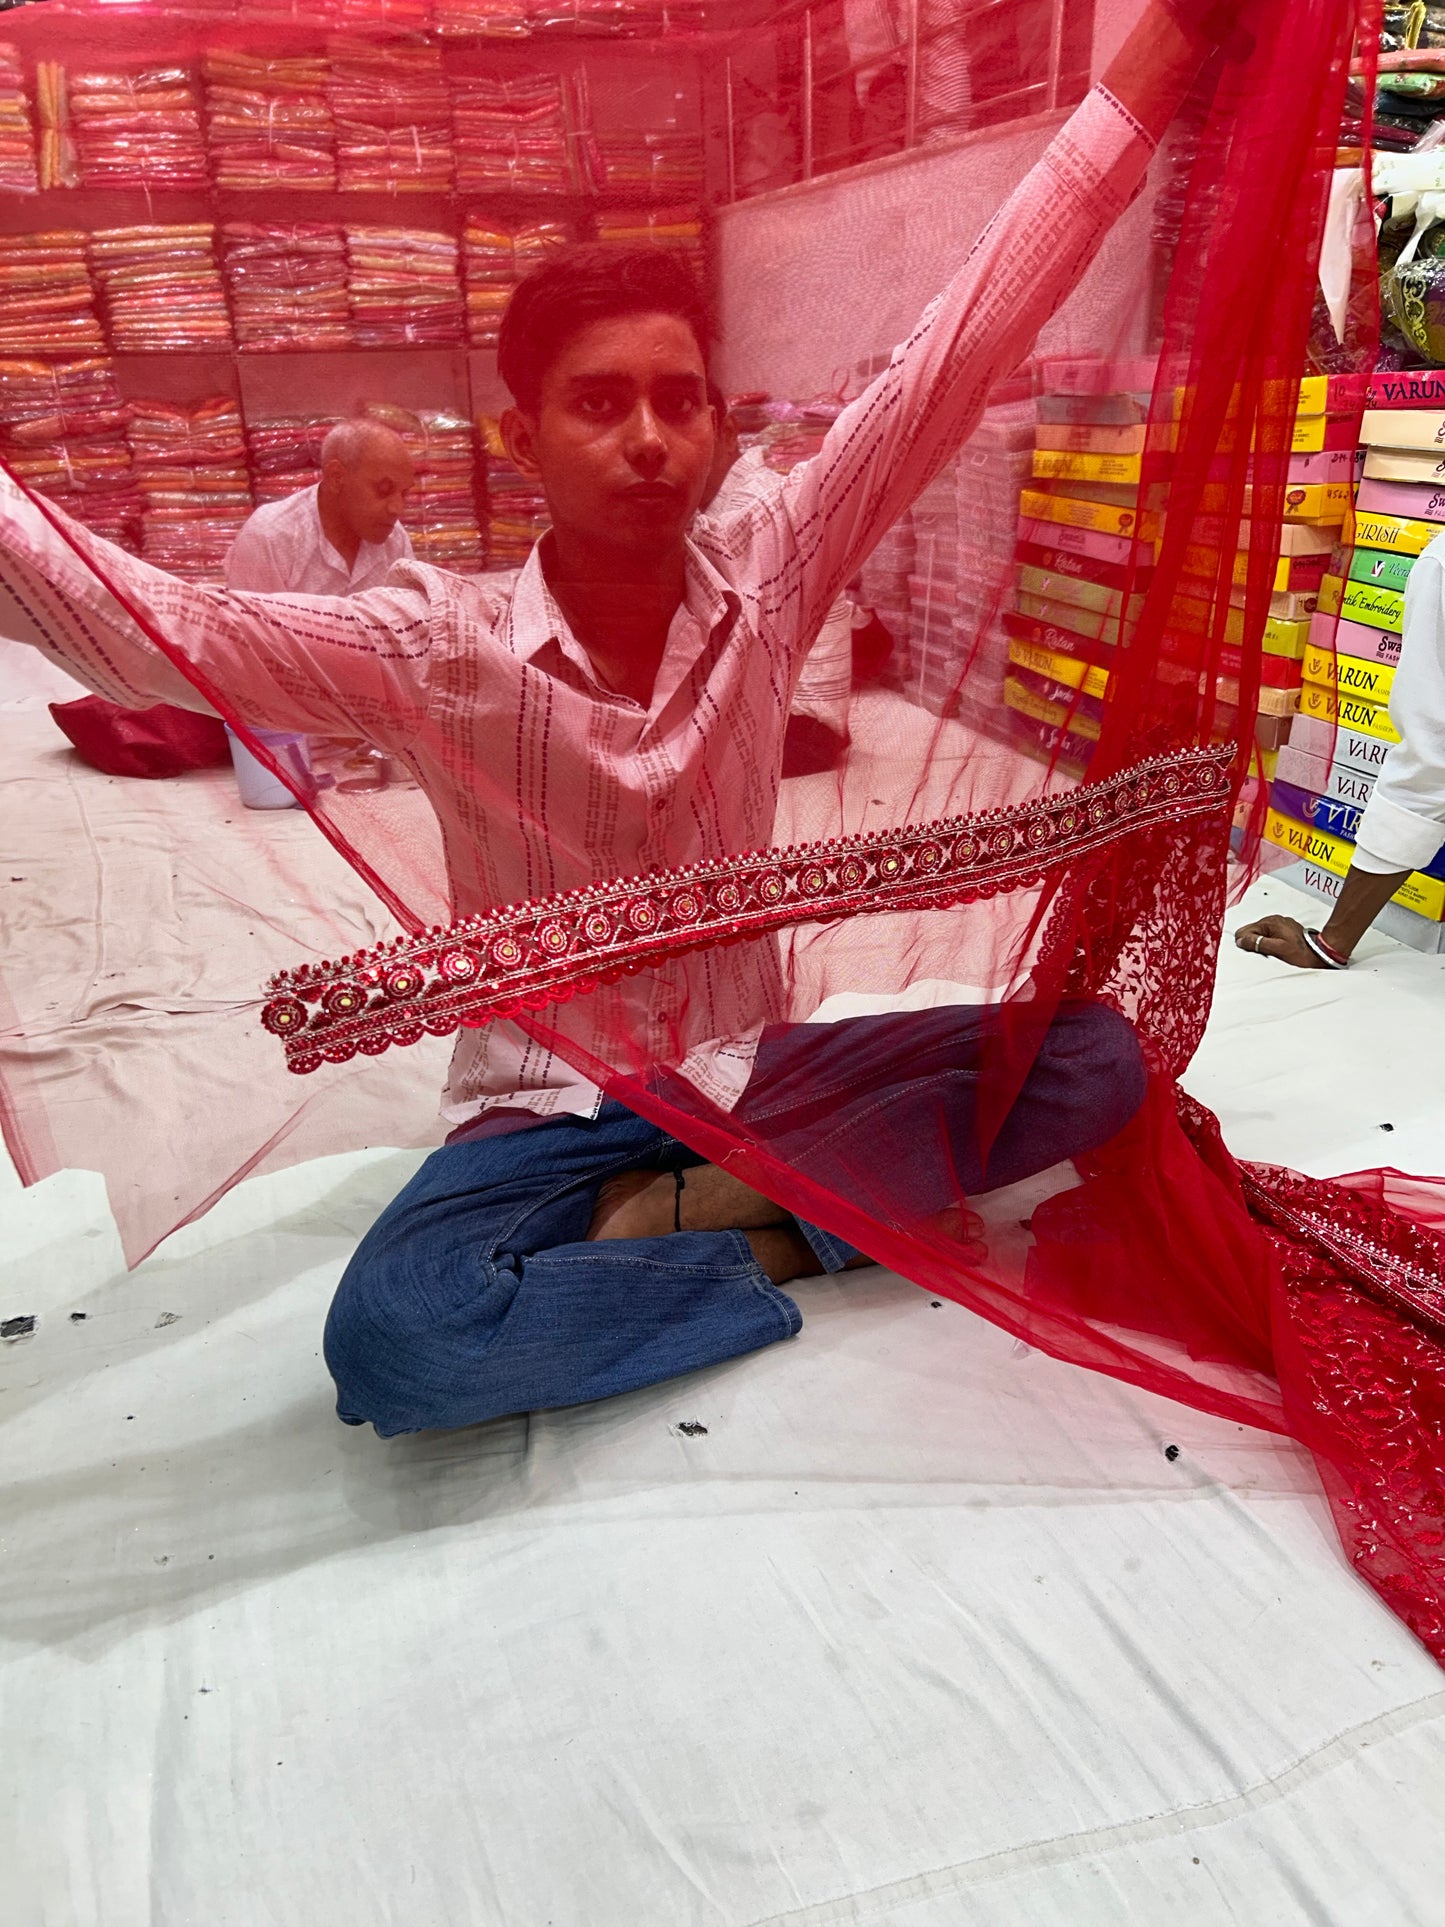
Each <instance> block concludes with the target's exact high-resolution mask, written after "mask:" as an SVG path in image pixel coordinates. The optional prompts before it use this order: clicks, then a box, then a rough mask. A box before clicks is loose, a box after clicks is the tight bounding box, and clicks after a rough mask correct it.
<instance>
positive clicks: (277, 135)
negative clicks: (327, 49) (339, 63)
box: [205, 47, 336, 190]
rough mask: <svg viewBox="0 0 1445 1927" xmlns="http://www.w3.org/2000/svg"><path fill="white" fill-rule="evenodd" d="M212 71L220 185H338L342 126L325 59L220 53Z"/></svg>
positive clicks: (210, 58)
mask: <svg viewBox="0 0 1445 1927" xmlns="http://www.w3.org/2000/svg"><path fill="white" fill-rule="evenodd" d="M205 74H206V111H207V122H206V132H207V138H208V140H209V142H210V147H211V161H212V164H213V166H214V168H215V174H216V186H217V187H223V188H232V189H236V190H244V189H254V188H268V187H294V188H303V189H309V190H324V189H329V188H334V187H335V186H336V123H335V121H334V120H333V118H332V114H331V103H330V101H329V100H328V99H327V94H326V86H327V65H326V62H325V60H324V59H323V58H322V57H321V56H320V55H319V54H304V55H300V56H296V57H293V58H287V59H275V60H271V59H267V58H266V56H265V55H263V54H249V53H243V52H241V51H240V49H239V48H233V47H227V48H219V49H215V48H213V49H212V50H211V51H210V52H209V53H208V54H207V55H206V65H205Z"/></svg>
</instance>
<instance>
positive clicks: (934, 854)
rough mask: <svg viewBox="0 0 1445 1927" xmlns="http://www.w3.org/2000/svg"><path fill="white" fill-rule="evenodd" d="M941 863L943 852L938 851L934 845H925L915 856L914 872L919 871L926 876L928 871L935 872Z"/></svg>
mask: <svg viewBox="0 0 1445 1927" xmlns="http://www.w3.org/2000/svg"><path fill="white" fill-rule="evenodd" d="M942 861H943V852H942V850H940V849H939V847H938V845H937V844H936V843H925V844H924V845H923V847H922V848H921V849H920V850H918V851H917V853H916V854H915V856H914V858H913V867H914V869H915V870H921V871H922V872H923V873H924V875H925V876H927V875H928V874H929V872H930V871H933V870H936V869H937V868H938V866H939V864H940V863H942Z"/></svg>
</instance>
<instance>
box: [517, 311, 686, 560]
mask: <svg viewBox="0 0 1445 1927" xmlns="http://www.w3.org/2000/svg"><path fill="white" fill-rule="evenodd" d="M503 428H504V432H505V434H506V436H507V441H508V448H509V451H510V453H511V456H512V459H513V461H514V462H515V463H516V464H517V466H518V468H520V469H521V470H522V472H523V474H525V475H528V476H530V477H532V478H534V479H537V480H540V482H541V484H542V487H543V490H544V491H545V493H546V496H547V505H548V508H549V509H550V511H551V515H552V521H553V525H554V527H556V528H557V529H558V530H559V531H562V532H572V533H575V534H577V535H579V536H583V537H585V538H587V539H588V540H589V541H590V542H592V543H594V544H600V545H602V546H605V547H610V548H615V549H619V550H621V551H623V552H625V553H627V554H628V555H631V556H634V557H637V558H639V559H644V560H645V559H649V558H652V557H661V556H664V555H666V554H668V553H669V552H670V551H671V550H672V549H674V548H675V547H676V546H677V544H678V543H679V542H680V541H681V540H682V538H683V535H684V534H685V532H686V530H687V527H688V525H689V523H690V522H691V521H692V518H693V516H694V514H695V513H696V512H697V508H698V504H699V503H700V502H701V500H702V496H703V490H704V488H705V486H706V484H707V479H708V470H709V467H710V466H711V463H712V456H713V432H714V431H713V415H712V410H711V409H710V408H709V407H708V403H707V374H706V370H705V369H704V367H703V361H702V353H701V351H700V349H699V348H698V345H697V340H696V337H695V336H694V335H693V332H692V330H691V328H689V327H688V325H687V323H686V322H685V321H680V320H678V318H677V317H676V316H675V315H667V314H642V315H619V316H616V317H615V318H613V319H612V320H609V321H597V322H594V323H593V324H592V325H591V326H590V327H587V328H584V329H583V330H582V332H581V333H580V334H578V335H577V336H576V337H575V338H574V339H573V340H571V341H570V342H568V344H567V346H566V347H565V348H564V349H563V351H562V353H561V354H560V355H559V356H558V357H557V359H556V361H554V362H553V364H552V366H551V367H550V368H549V369H548V370H547V374H546V376H545V378H544V380H543V383H542V394H541V399H540V402H539V405H538V408H537V413H536V415H535V416H533V415H528V414H524V413H522V412H521V411H520V410H518V409H511V410H509V411H508V414H507V416H506V417H505V419H504V422H503Z"/></svg>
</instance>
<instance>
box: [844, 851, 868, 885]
mask: <svg viewBox="0 0 1445 1927" xmlns="http://www.w3.org/2000/svg"><path fill="white" fill-rule="evenodd" d="M867 874H868V872H867V871H866V870H865V869H864V867H863V865H862V864H861V863H860V862H859V861H858V859H857V857H856V856H850V857H846V858H845V859H844V861H843V862H842V864H840V866H839V869H838V881H839V883H841V884H842V886H843V888H844V889H845V890H856V889H857V888H858V886H859V884H860V883H861V882H862V881H863V879H864V877H865V876H866V875H867Z"/></svg>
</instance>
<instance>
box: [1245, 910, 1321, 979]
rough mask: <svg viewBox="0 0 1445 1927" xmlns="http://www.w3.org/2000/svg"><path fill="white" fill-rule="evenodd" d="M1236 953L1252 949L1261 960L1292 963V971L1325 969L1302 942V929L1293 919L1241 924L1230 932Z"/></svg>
mask: <svg viewBox="0 0 1445 1927" xmlns="http://www.w3.org/2000/svg"><path fill="white" fill-rule="evenodd" d="M1234 945H1235V948H1236V949H1237V950H1253V951H1255V952H1256V953H1257V954H1258V955H1259V956H1261V957H1274V958H1276V959H1277V960H1278V961H1279V962H1280V963H1287V964H1293V965H1294V967H1295V969H1296V970H1328V969H1329V965H1328V964H1327V963H1325V962H1324V961H1323V959H1321V958H1319V957H1317V956H1316V955H1315V953H1314V951H1313V950H1311V949H1310V947H1309V945H1308V944H1307V943H1306V942H1305V928H1304V925H1303V924H1302V923H1297V922H1296V921H1295V919H1294V918H1293V917H1261V918H1260V920H1259V922H1258V923H1246V924H1242V925H1241V926H1240V928H1239V929H1238V930H1236V931H1235V933H1234Z"/></svg>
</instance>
